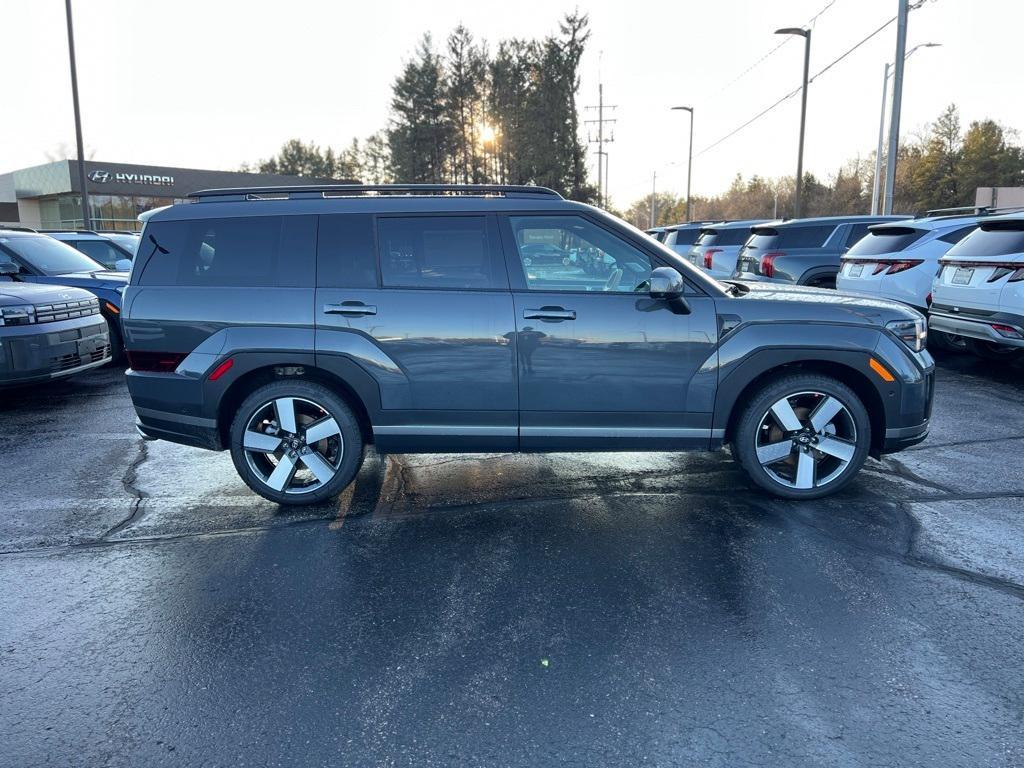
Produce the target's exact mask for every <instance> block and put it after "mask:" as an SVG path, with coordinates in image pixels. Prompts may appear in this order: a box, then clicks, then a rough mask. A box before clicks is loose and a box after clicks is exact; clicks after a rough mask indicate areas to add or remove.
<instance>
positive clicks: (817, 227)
mask: <svg viewBox="0 0 1024 768" xmlns="http://www.w3.org/2000/svg"><path fill="white" fill-rule="evenodd" d="M909 218H910V217H909V216H820V217H818V218H814V219H789V220H780V221H771V222H766V223H764V224H759V225H757V226H756V227H753V228H752V229H751V231H750V238H749V239H748V240H747V241H746V243H744V244H743V247H742V248H741V249H740V252H739V258H738V259H737V261H736V271H735V272H734V273H733V277H735V278H738V279H740V280H760V281H766V282H782V283H796V284H797V285H813V286H817V287H820V288H835V287H836V275H838V274H839V268H840V260H841V258H842V255H843V254H844V253H846V251H847V249H849V247H850V246H851V245H853V244H854V243H856V242H857V241H858V240H860V239H861V238H862V237H864V235H866V234H867V232H868V227H870V226H871V225H872V224H881V223H883V222H887V221H901V220H903V219H909Z"/></svg>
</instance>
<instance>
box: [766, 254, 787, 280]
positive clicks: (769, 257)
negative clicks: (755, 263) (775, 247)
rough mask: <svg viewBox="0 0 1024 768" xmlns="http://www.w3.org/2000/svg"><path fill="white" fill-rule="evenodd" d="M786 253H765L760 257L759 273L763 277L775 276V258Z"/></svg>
mask: <svg viewBox="0 0 1024 768" xmlns="http://www.w3.org/2000/svg"><path fill="white" fill-rule="evenodd" d="M785 255H786V254H784V253H780V252H778V251H773V252H772V253H766V254H765V255H764V256H762V257H761V274H762V275H763V276H764V277H775V259H777V258H778V257H779V256H785Z"/></svg>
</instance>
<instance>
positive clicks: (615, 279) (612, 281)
mask: <svg viewBox="0 0 1024 768" xmlns="http://www.w3.org/2000/svg"><path fill="white" fill-rule="evenodd" d="M621 280H622V270H621V269H613V270H612V273H611V274H610V275H608V279H607V280H605V283H604V289H605V290H606V291H614V290H615V289H617V288H618V287H619V282H620V281H621Z"/></svg>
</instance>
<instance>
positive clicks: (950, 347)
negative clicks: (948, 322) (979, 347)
mask: <svg viewBox="0 0 1024 768" xmlns="http://www.w3.org/2000/svg"><path fill="white" fill-rule="evenodd" d="M928 347H929V348H931V349H937V350H939V351H941V352H967V351H968V350H967V339H966V338H964V337H963V336H955V335H953V334H951V333H945V332H944V331H929V332H928Z"/></svg>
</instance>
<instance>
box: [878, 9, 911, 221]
mask: <svg viewBox="0 0 1024 768" xmlns="http://www.w3.org/2000/svg"><path fill="white" fill-rule="evenodd" d="M909 13H910V3H909V0H900V5H899V11H898V13H897V16H896V64H895V70H894V72H893V76H892V78H893V79H892V116H891V117H890V118H889V152H888V154H887V160H886V163H885V198H884V202H883V203H882V213H884V214H885V215H889V214H891V213H892V200H893V192H894V191H895V190H894V187H895V185H896V160H897V159H898V153H899V148H900V108H901V107H902V105H903V65H904V63H905V62H906V59H907V15H908V14H909Z"/></svg>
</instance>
